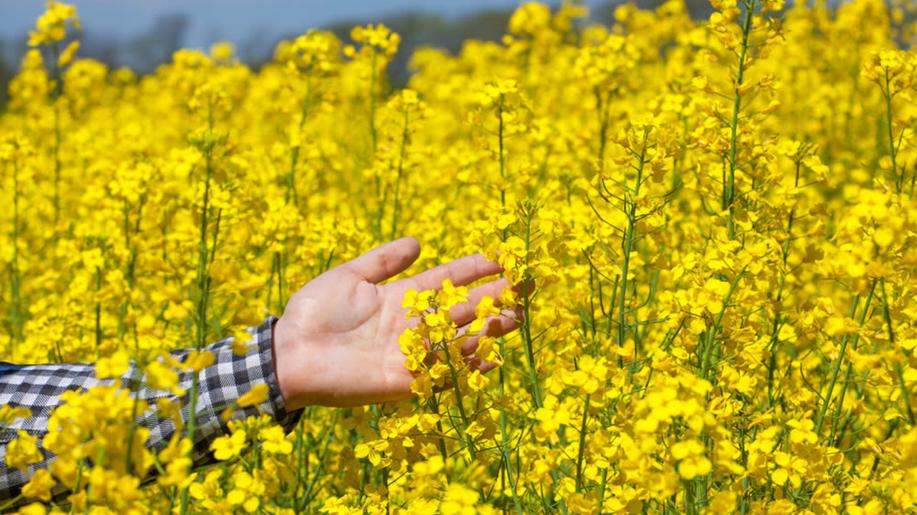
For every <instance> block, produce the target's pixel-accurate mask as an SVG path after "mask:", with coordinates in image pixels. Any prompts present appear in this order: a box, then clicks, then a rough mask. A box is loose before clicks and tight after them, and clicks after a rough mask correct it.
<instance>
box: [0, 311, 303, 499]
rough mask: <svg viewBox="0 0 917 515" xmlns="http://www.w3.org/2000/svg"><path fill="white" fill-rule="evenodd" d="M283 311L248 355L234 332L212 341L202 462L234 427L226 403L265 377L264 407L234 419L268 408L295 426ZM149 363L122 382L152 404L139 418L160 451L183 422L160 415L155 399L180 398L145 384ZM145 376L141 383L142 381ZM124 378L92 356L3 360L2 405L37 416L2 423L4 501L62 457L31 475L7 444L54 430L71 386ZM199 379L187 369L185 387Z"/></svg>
mask: <svg viewBox="0 0 917 515" xmlns="http://www.w3.org/2000/svg"><path fill="white" fill-rule="evenodd" d="M276 321H277V317H274V316H270V317H268V318H266V319H265V320H264V322H263V323H262V324H261V325H259V326H257V327H251V328H249V329H248V331H249V332H250V333H252V335H253V339H252V341H250V342H249V346H251V347H255V348H254V349H250V350H249V352H248V353H246V354H245V355H244V356H236V355H235V354H234V353H233V352H232V343H233V339H232V338H231V337H230V338H226V339H223V340H220V341H218V342H216V343H213V344H211V345H209V346H208V347H206V348H205V350H208V351H210V352H212V353H213V354H214V357H215V358H216V359H215V361H214V363H213V364H212V365H211V366H209V367H207V368H205V369H203V370H202V371H201V372H200V375H199V376H198V377H199V393H198V400H197V409H196V410H195V411H196V412H197V419H196V420H197V431H196V433H195V437H194V440H195V441H194V464H195V465H203V464H206V463H211V462H212V461H213V456H212V453H211V451H210V449H209V448H210V443H211V442H212V441H213V440H214V439H216V438H217V437H218V436H221V435H223V434H225V433H226V431H227V426H226V424H225V423H224V422H223V421H222V420H221V419H220V413H221V412H222V411H223V408H225V407H227V406H229V405H232V404H233V403H234V402H235V401H236V400H238V399H239V397H241V396H242V395H243V394H245V393H247V392H248V391H249V390H251V389H252V387H254V386H255V385H257V384H261V383H265V384H267V385H268V392H269V393H268V398H267V400H266V401H265V402H264V403H262V404H261V405H259V406H251V407H248V408H240V409H237V410H236V411H235V412H234V414H233V416H232V419H236V420H238V419H243V418H246V417H248V416H252V415H257V414H258V413H259V410H260V412H262V413H266V414H268V415H271V416H273V417H274V419H275V420H276V421H277V422H278V423H279V424H281V425H282V426H283V427H284V428H285V429H286V431H287V432H289V431H292V429H293V428H294V427H295V425H296V424H297V422H298V421H299V416H300V414H301V413H302V411H301V410H299V411H296V412H292V413H288V412H287V411H286V410H285V409H284V406H283V398H282V396H281V394H280V388H279V386H278V384H277V378H276V377H275V375H274V361H273V327H274V323H275V322H276ZM189 352H191V349H183V350H177V351H173V352H172V353H171V354H172V355H173V356H175V357H176V358H177V359H178V360H180V361H183V360H184V359H185V356H187V355H188V353H189ZM142 374H143V372H142V370H140V369H139V368H138V367H135V366H134V365H133V364H131V366H130V368H129V369H128V371H127V372H126V373H125V374H124V375H123V376H122V377H121V379H120V381H121V386H122V388H130V386H131V382H132V381H133V382H134V385H133V386H134V388H132V390H135V391H136V395H139V396H140V398H142V399H144V400H146V401H147V402H148V403H149V404H150V410H148V411H147V412H146V413H144V414H143V415H142V416H140V417H139V418H138V419H137V422H138V424H140V425H141V426H145V427H148V428H149V429H150V436H149V438H148V440H147V447H149V448H151V449H153V450H155V451H159V450H162V449H163V448H164V447H165V446H166V445H167V444H168V442H169V439H170V438H171V437H172V435H173V434H174V432H175V425H174V424H173V423H172V421H171V420H169V419H168V418H164V417H159V416H157V414H156V413H155V400H156V399H159V398H163V397H166V398H170V399H172V400H173V401H174V400H177V397H176V396H175V395H174V394H172V393H170V392H165V391H161V390H152V389H150V388H148V387H147V386H145V381H143V380H142V379H143V378H142ZM138 379H141V384H140V385H137V384H136V381H137V380H138ZM116 380H117V379H104V380H100V379H97V378H96V376H95V365H93V364H91V363H64V364H57V365H10V364H5V363H4V364H0V403H2V404H0V405H5V404H9V405H12V406H23V407H26V408H29V409H30V410H31V411H32V416H31V417H29V418H25V419H18V420H16V421H15V422H14V423H13V424H11V425H10V426H9V427H5V428H0V504H2V503H3V501H4V500H7V499H11V498H13V497H16V496H17V495H19V493H20V491H21V489H22V486H23V485H25V483H26V482H28V480H29V478H30V477H31V476H32V474H34V473H35V471H36V470H38V469H39V468H47V467H48V466H49V465H50V463H51V462H52V461H53V460H54V456H53V455H51V453H50V452H48V451H47V450H45V449H41V450H42V452H43V453H44V455H45V461H43V462H41V463H37V464H34V465H31V466H30V467H29V470H28V473H27V474H23V473H22V472H21V471H20V470H19V469H15V468H14V469H9V468H7V466H6V446H7V444H8V443H9V442H10V440H12V439H15V438H16V436H17V434H18V433H17V431H18V430H20V429H22V430H25V431H27V432H29V433H31V434H32V435H34V436H36V437H38V438H39V444H40V443H41V438H43V437H44V435H45V434H47V432H48V419H49V417H50V415H51V411H53V410H54V408H56V407H57V406H58V405H60V403H61V401H60V395H61V394H62V393H63V392H65V391H67V390H80V391H85V390H87V389H89V388H92V387H93V386H99V385H111V384H113V383H114V382H115V381H116ZM191 382H192V374H191V373H183V374H181V375H180V379H179V386H180V387H181V388H182V389H183V390H185V391H186V392H190V389H191ZM188 397H189V393H186V394H185V395H184V397H183V398H182V399H181V402H182V406H183V407H182V411H181V413H182V418H183V419H184V420H185V421H187V420H189V415H190V409H191V408H190V403H189V401H188ZM64 493H65V492H63V491H62V490H61V489H60V487H57V488H56V489H55V490H54V494H55V498H60V497H61V496H62V495H63V494H64Z"/></svg>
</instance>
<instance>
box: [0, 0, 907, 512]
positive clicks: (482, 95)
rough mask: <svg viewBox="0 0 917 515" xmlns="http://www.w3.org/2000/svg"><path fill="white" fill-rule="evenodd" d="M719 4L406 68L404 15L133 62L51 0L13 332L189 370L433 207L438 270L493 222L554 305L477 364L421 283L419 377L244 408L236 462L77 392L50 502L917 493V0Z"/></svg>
mask: <svg viewBox="0 0 917 515" xmlns="http://www.w3.org/2000/svg"><path fill="white" fill-rule="evenodd" d="M712 4H713V7H714V8H715V12H714V14H713V15H711V16H710V17H709V19H708V20H706V21H704V22H702V23H697V22H694V21H692V20H691V19H690V18H689V16H688V14H687V11H686V8H685V6H684V5H683V3H682V2H681V1H679V0H669V1H668V2H666V3H664V4H663V5H662V6H661V7H659V8H658V9H657V10H655V11H642V10H638V9H636V8H634V7H632V6H622V7H619V8H618V9H617V10H616V11H615V19H614V20H609V25H607V26H593V25H588V24H585V23H582V22H581V20H580V19H581V18H582V17H583V16H584V15H585V14H586V13H585V11H584V9H583V8H581V7H577V6H574V5H566V6H564V7H560V8H557V9H553V10H552V9H551V8H549V7H547V6H544V5H539V4H526V5H523V6H521V7H520V8H519V9H518V10H517V11H516V12H515V14H514V15H513V16H512V18H511V20H510V23H509V26H508V27H507V33H506V35H505V37H504V38H503V40H502V41H501V42H499V43H492V42H479V41H467V42H466V43H465V45H464V47H463V49H462V51H461V52H460V53H459V54H458V55H449V54H447V53H444V52H441V51H438V50H433V49H427V50H421V51H418V52H417V53H416V54H415V55H414V56H413V58H412V66H413V69H414V70H415V71H414V73H413V75H412V77H411V79H410V81H409V83H408V87H407V89H403V90H395V89H393V88H392V87H391V86H390V85H389V82H388V80H387V77H386V72H385V70H386V66H387V64H388V62H389V60H390V59H391V57H392V56H393V55H394V54H395V53H396V52H397V50H398V44H399V37H398V35H397V34H394V33H392V32H391V31H389V30H388V29H387V28H385V27H384V26H376V25H370V26H366V27H357V28H354V29H353V32H352V34H351V40H350V41H339V40H337V38H335V37H334V36H333V35H331V34H330V33H324V32H320V31H307V32H305V33H303V35H301V36H299V37H297V38H295V39H293V40H290V41H286V42H283V43H281V44H280V45H279V46H278V47H277V49H276V53H275V58H274V60H273V62H271V63H270V64H268V65H266V66H264V67H263V68H262V69H260V70H257V71H256V70H253V69H250V68H248V67H246V66H244V65H242V64H240V63H239V62H238V60H237V59H236V58H235V57H234V55H233V49H232V47H231V46H229V45H228V44H221V45H216V46H215V47H213V48H212V49H211V50H210V52H209V53H202V52H199V51H195V50H183V51H179V52H177V53H175V55H174V56H173V58H172V61H171V62H169V63H165V64H163V65H162V66H161V67H160V68H159V69H158V70H157V71H156V72H155V73H153V74H151V75H148V76H137V75H135V74H133V73H132V72H131V71H129V70H124V69H120V70H109V69H106V67H105V66H104V65H102V64H100V63H98V62H94V61H91V60H87V59H81V58H80V56H79V49H78V45H77V44H76V43H74V42H72V38H71V34H72V33H73V29H74V27H76V26H77V25H78V23H79V22H78V18H77V13H76V12H75V10H74V9H73V8H70V7H68V6H65V5H61V4H54V3H51V4H49V10H48V12H47V13H46V14H45V15H43V16H42V18H41V19H40V20H38V23H37V25H36V28H35V31H34V32H33V33H32V35H31V37H30V41H29V43H30V45H31V46H32V47H33V49H32V50H30V51H29V52H28V53H27V54H26V55H25V56H24V57H23V59H22V64H21V68H20V71H19V72H18V75H16V76H15V77H14V79H13V81H12V83H11V85H10V101H9V103H8V105H7V106H6V108H5V111H3V112H2V114H0V184H2V187H0V205H2V206H3V207H2V208H0V227H2V230H0V268H2V276H0V307H2V313H0V317H2V318H0V320H2V327H0V352H2V356H0V360H2V361H9V362H17V363H57V362H74V361H89V362H94V363H96V370H97V372H96V373H97V374H98V375H99V377H111V376H113V375H115V374H117V373H118V371H119V370H123V369H124V368H125V367H126V366H127V363H128V361H129V360H135V361H136V362H137V363H139V364H141V365H143V366H144V367H145V369H146V372H147V377H148V380H149V381H151V382H152V383H155V384H152V386H155V387H156V388H161V389H165V390H168V389H170V388H175V379H174V376H175V370H174V369H175V367H186V368H187V369H188V370H191V369H194V370H197V369H198V368H199V367H201V366H203V364H205V363H206V362H207V356H203V355H192V358H193V359H194V360H197V361H195V362H186V363H170V362H168V361H162V360H158V359H157V357H158V356H160V355H161V354H162V353H164V352H165V351H167V350H170V349H176V348H195V347H201V346H203V345H204V344H206V343H209V342H212V341H215V340H217V339H220V338H224V337H227V336H237V341H239V342H242V341H243V339H244V338H245V337H244V336H242V335H243V334H245V333H243V329H244V328H246V327H249V326H253V325H257V324H259V323H260V322H261V321H262V320H263V319H264V318H265V317H266V316H268V315H271V314H273V315H277V316H279V315H280V314H281V313H282V311H283V307H284V305H285V302H286V300H287V299H288V298H289V296H290V295H291V294H292V293H294V292H295V291H296V290H297V289H298V288H299V287H300V286H301V285H302V284H305V283H306V282H307V281H309V280H310V279H311V278H313V277H315V276H316V275H318V274H319V273H321V272H322V271H324V270H327V269H328V268H329V267H331V266H334V265H336V264H339V263H341V262H343V261H346V260H349V259H351V258H353V257H355V256H357V255H359V254H361V253H362V252H365V251H366V250H368V249H370V248H371V247H373V246H375V245H378V244H380V243H382V242H385V241H388V240H391V239H394V238H397V237H400V236H403V235H413V236H415V237H416V238H417V239H418V240H419V241H420V243H421V245H422V247H423V249H424V250H423V253H422V255H421V257H420V259H419V260H418V262H417V263H416V264H415V265H414V266H413V267H412V268H411V269H410V270H409V271H408V273H412V272H413V271H417V270H421V269H425V268H427V267H430V266H433V265H435V264H438V263H441V262H444V261H446V260H450V259H454V258H457V257H460V256H462V255H465V254H469V253H473V252H478V251H480V252H483V253H484V255H485V256H487V257H489V258H492V259H496V260H498V261H499V262H500V264H501V265H503V267H504V269H505V276H506V277H507V278H508V279H510V280H511V281H512V282H514V283H525V282H526V281H528V282H527V283H525V284H527V286H525V287H523V288H522V289H521V290H520V293H518V294H514V293H512V292H510V291H509V290H507V291H506V292H505V293H504V294H503V295H502V296H501V298H499V299H495V300H494V301H493V302H485V303H482V305H481V306H480V307H479V309H478V313H477V315H478V317H480V318H483V317H485V316H488V315H490V314H493V313H496V312H499V309H500V308H499V307H498V306H499V304H500V303H502V304H503V306H504V307H506V306H512V305H516V306H518V308H519V310H520V312H522V313H523V314H524V321H523V323H522V326H521V328H520V329H519V330H518V331H516V332H514V333H511V335H509V336H507V337H505V338H499V339H495V338H485V339H484V341H483V342H482V344H481V345H480V347H479V348H478V350H477V355H478V357H479V358H480V359H482V360H485V361H490V362H494V363H497V364H498V365H499V367H498V368H497V369H496V370H493V371H492V372H490V373H487V374H481V373H480V372H477V371H474V372H472V369H471V368H470V367H469V365H468V364H466V363H465V362H463V361H462V356H461V353H460V347H461V345H462V343H463V338H464V337H456V326H455V324H454V323H453V322H452V321H451V319H450V318H449V308H450V306H452V305H455V304H456V303H459V302H462V300H463V299H464V296H465V295H467V289H465V288H461V287H454V286H452V285H451V284H445V285H444V288H443V289H442V290H441V291H439V292H438V293H432V292H411V293H410V294H409V296H408V297H407V298H406V299H405V304H404V306H405V308H406V310H407V311H408V312H409V313H410V314H413V315H414V316H417V317H419V318H420V319H421V323H420V325H418V326H417V328H415V329H414V330H410V331H408V332H407V333H405V335H403V337H402V342H401V344H402V349H403V351H404V352H405V354H406V355H407V357H408V360H407V363H408V367H409V368H410V369H411V370H412V371H413V372H414V373H415V375H416V379H415V381H414V384H413V386H412V390H413V391H414V393H415V398H414V399H413V400H411V401H409V402H404V403H398V404H384V405H379V406H371V407H365V408H352V409H331V408H320V407H308V408H306V409H305V412H304V413H303V416H302V419H301V422H300V423H299V425H298V426H297V427H296V429H295V431H294V432H292V433H291V434H288V435H285V434H284V432H283V429H282V428H281V427H280V426H278V425H276V424H274V423H273V422H272V421H271V420H270V418H269V417H267V416H266V415H265V416H264V417H262V418H250V419H248V420H247V421H245V422H243V423H239V422H234V423H232V425H231V433H229V434H227V435H226V436H225V437H221V438H219V439H217V440H216V441H215V442H214V443H213V447H212V450H213V451H214V455H215V457H216V459H217V460H218V462H217V463H216V464H214V465H209V466H207V467H206V468H204V469H197V470H196V469H192V468H190V463H191V462H190V459H189V456H190V453H191V445H190V442H189V441H188V440H187V439H183V440H182V439H175V440H174V441H172V442H170V443H169V446H168V447H167V448H166V449H165V450H163V451H161V452H158V453H154V452H151V451H149V450H146V449H143V448H142V446H139V445H138V446H136V447H133V452H128V451H126V450H125V449H131V447H130V445H128V447H126V448H125V444H124V442H125V441H133V440H132V439H135V438H140V441H142V440H143V438H142V437H143V436H145V435H144V433H143V432H142V431H138V430H137V428H136V424H134V422H133V420H134V416H135V415H136V413H137V409H138V406H137V404H136V403H134V402H132V401H131V398H130V397H129V396H127V395H121V394H122V393H126V392H118V391H117V389H116V388H113V389H109V388H99V389H98V391H95V390H93V391H90V392H88V393H86V394H85V395H82V396H77V395H74V396H72V397H68V399H67V402H66V403H65V404H64V405H63V406H62V407H61V408H59V409H58V411H57V412H56V413H55V415H54V416H53V417H52V421H53V422H54V424H55V428H58V429H59V428H76V429H74V430H73V431H64V432H62V433H61V434H66V435H69V436H67V438H70V439H69V440H66V445H67V446H68V448H69V449H70V450H71V452H68V453H67V455H66V457H61V458H60V459H59V460H58V462H57V464H56V465H55V466H54V467H52V469H51V470H50V471H49V472H43V473H38V474H36V475H35V476H34V477H33V479H32V481H31V482H30V483H29V485H27V487H26V488H25V489H24V490H23V496H24V499H23V501H26V502H34V503H35V504H31V505H28V506H27V507H26V508H25V509H26V510H27V512H28V513H42V512H44V510H45V509H47V510H58V511H60V512H70V511H71V510H73V511H75V512H87V513H106V512H108V511H110V512H118V513H124V512H134V513H144V512H168V511H174V512H182V513H188V512H213V513H225V512H229V511H236V512H249V513H254V512H259V513H300V512H320V513H442V514H459V513H462V514H464V513H476V512H480V513H518V514H522V513H539V512H541V513H615V512H647V513H674V512H686V513H700V512H708V513H724V512H738V513H743V514H744V513H796V512H805V513H809V512H811V513H834V512H839V511H845V512H847V513H854V514H856V513H883V512H884V513H903V512H910V511H913V510H915V509H917V508H915V506H917V424H915V411H917V357H915V351H917V349H915V347H917V200H915V198H914V193H915V182H917V181H915V178H917V51H915V50H914V45H915V43H917V25H915V24H913V23H912V22H911V24H908V23H906V22H904V20H906V19H908V16H913V12H909V11H908V9H911V10H913V9H914V8H915V6H914V5H913V4H912V3H908V2H904V3H902V4H901V5H900V6H899V5H898V4H894V5H891V6H888V5H887V4H886V3H885V2H883V1H881V0H854V1H851V2H848V3H844V4H842V5H841V6H839V7H837V8H832V7H828V6H827V5H825V2H816V3H815V5H814V6H811V7H807V6H805V5H804V4H805V2H797V3H796V5H795V6H792V7H784V5H783V0H738V3H737V2H736V0H733V1H731V2H730V1H728V0H713V1H712ZM910 19H913V18H912V17H911V18H910ZM477 328H478V329H480V327H477ZM427 341H429V342H430V345H428V344H427V343H426V342H427ZM241 351H242V352H244V347H243V348H242V349H241ZM433 355H435V356H433ZM192 358H189V360H191V359H192ZM180 393H181V392H180ZM263 395H264V392H259V391H253V392H250V393H249V394H248V396H247V397H246V399H244V401H245V402H255V401H257V399H258V397H259V396H262V397H263ZM139 408H144V406H139ZM159 408H160V410H162V411H163V412H164V413H167V414H168V413H171V414H173V415H174V414H176V413H177V410H178V408H179V406H171V407H170V406H168V405H166V404H163V405H162V406H160V407H159ZM22 416H24V414H23V413H21V412H18V411H17V410H13V409H9V408H8V407H3V408H0V425H6V424H8V423H10V422H11V421H12V420H13V418H14V417H22ZM52 429H53V428H52ZM29 438H30V436H29V435H28V434H24V436H21V437H20V438H19V439H17V440H14V441H13V442H11V443H10V444H9V445H10V447H9V450H8V453H7V457H6V461H7V463H5V464H3V466H5V467H17V466H24V465H25V464H28V463H32V462H35V461H37V460H38V459H39V458H40V455H39V456H38V457H36V455H35V453H36V452H37V450H36V447H35V446H36V442H34V441H30V440H29ZM61 438H64V437H63V436H62V437H61ZM61 438H57V439H56V440H55V442H56V444H57V445H58V446H61V445H64V444H63V443H62V441H63V440H61ZM106 442H107V443H106ZM52 443H53V442H52ZM46 444H47V442H46ZM86 458H90V459H91V461H89V460H87V459H86ZM153 476H155V477H154V479H152V480H151V481H148V482H143V484H141V483H142V481H141V480H142V479H143V478H148V477H153ZM55 484H63V485H65V486H66V487H67V488H70V489H72V491H73V493H72V494H71V495H70V496H69V497H68V498H65V499H62V500H59V501H53V502H49V501H48V500H49V498H50V497H49V495H48V492H49V490H50V489H51V488H52V486H53V485H55Z"/></svg>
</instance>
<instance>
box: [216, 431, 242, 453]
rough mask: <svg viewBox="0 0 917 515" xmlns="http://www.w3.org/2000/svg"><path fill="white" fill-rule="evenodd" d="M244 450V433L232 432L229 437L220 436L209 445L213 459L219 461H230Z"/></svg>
mask: <svg viewBox="0 0 917 515" xmlns="http://www.w3.org/2000/svg"><path fill="white" fill-rule="evenodd" d="M244 448H245V431H239V430H237V431H233V432H232V435H231V436H220V437H218V438H216V439H214V440H213V443H211V444H210V450H212V451H213V456H214V458H216V459H218V460H220V461H226V460H230V459H232V458H234V457H236V456H238V455H239V453H240V452H242V449H244Z"/></svg>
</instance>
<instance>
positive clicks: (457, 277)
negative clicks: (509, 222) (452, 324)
mask: <svg viewBox="0 0 917 515" xmlns="http://www.w3.org/2000/svg"><path fill="white" fill-rule="evenodd" d="M502 271H503V268H502V267H501V266H500V265H498V264H497V263H494V262H493V261H488V260H487V258H485V257H484V256H482V255H481V254H471V255H470V256H465V257H461V258H458V259H456V260H454V261H450V262H448V263H445V264H442V265H439V266H437V267H435V268H431V269H429V270H427V271H426V272H421V273H419V274H417V275H415V276H414V277H412V278H411V280H412V281H413V282H414V283H415V285H416V286H417V288H418V289H421V290H435V289H438V288H440V287H442V285H443V281H445V280H446V279H449V280H451V281H452V284H454V285H456V286H464V285H466V284H469V283H473V282H474V281H477V280H478V279H481V278H483V277H487V276H489V275H494V274H498V273H500V272H502Z"/></svg>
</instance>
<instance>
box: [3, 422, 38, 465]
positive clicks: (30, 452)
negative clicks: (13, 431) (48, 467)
mask: <svg viewBox="0 0 917 515" xmlns="http://www.w3.org/2000/svg"><path fill="white" fill-rule="evenodd" d="M17 434H18V437H17V438H16V439H14V440H12V441H11V442H10V443H8V444H7V446H6V466H7V467H9V468H18V469H19V470H21V471H23V472H25V471H26V470H27V469H28V466H29V465H31V464H32V463H39V462H41V461H42V460H43V459H44V456H42V454H41V451H39V450H38V439H37V438H35V437H34V436H32V435H31V434H29V433H28V432H26V431H23V430H22V429H20V430H19V431H17Z"/></svg>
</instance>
